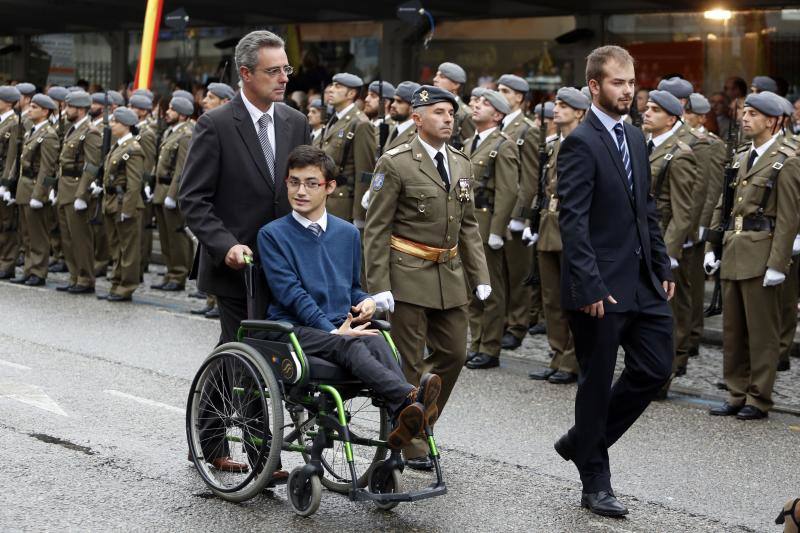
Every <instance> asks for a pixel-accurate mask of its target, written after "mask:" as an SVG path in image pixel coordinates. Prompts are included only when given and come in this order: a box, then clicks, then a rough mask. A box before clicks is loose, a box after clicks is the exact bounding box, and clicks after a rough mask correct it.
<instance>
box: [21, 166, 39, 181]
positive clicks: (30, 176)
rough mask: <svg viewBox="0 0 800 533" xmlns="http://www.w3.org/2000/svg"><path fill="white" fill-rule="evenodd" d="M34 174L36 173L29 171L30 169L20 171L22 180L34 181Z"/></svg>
mask: <svg viewBox="0 0 800 533" xmlns="http://www.w3.org/2000/svg"><path fill="white" fill-rule="evenodd" d="M36 174H37V173H36V172H34V171H33V170H31V169H30V168H25V169H22V177H23V178H28V179H34V178H36Z"/></svg>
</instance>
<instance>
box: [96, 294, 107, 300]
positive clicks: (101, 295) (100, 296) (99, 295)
mask: <svg viewBox="0 0 800 533" xmlns="http://www.w3.org/2000/svg"><path fill="white" fill-rule="evenodd" d="M97 299H98V300H108V294H98V295H97Z"/></svg>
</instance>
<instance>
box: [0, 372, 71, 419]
mask: <svg viewBox="0 0 800 533" xmlns="http://www.w3.org/2000/svg"><path fill="white" fill-rule="evenodd" d="M0 398H8V399H10V400H16V401H18V402H21V403H24V404H27V405H32V406H33V407H37V408H39V409H43V410H45V411H49V412H51V413H54V414H57V415H61V416H69V415H68V414H67V413H66V412H65V411H64V410H63V409H61V407H59V405H58V404H57V403H56V402H55V401H53V399H52V398H50V396H48V395H47V393H46V392H44V390H43V389H42V388H41V387H37V386H36V385H28V384H27V383H12V382H9V381H5V382H0Z"/></svg>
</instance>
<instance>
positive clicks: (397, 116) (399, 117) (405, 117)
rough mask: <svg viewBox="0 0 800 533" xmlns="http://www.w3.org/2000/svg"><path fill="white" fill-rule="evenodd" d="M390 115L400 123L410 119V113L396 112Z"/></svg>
mask: <svg viewBox="0 0 800 533" xmlns="http://www.w3.org/2000/svg"><path fill="white" fill-rule="evenodd" d="M389 116H390V117H392V120H394V121H395V122H397V123H398V124H399V123H402V122H405V121H406V120H408V115H401V114H400V113H395V114H394V115H392V114H391V113H390V114H389Z"/></svg>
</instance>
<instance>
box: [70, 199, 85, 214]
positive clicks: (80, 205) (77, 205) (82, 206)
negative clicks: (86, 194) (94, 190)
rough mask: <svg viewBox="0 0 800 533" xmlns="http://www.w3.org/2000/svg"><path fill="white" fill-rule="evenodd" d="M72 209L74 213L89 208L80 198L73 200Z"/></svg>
mask: <svg viewBox="0 0 800 533" xmlns="http://www.w3.org/2000/svg"><path fill="white" fill-rule="evenodd" d="M72 207H73V208H74V209H75V211H83V210H84V209H86V208H87V207H89V206H88V205H86V202H84V201H83V200H81V199H80V198H75V201H74V202H72Z"/></svg>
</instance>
